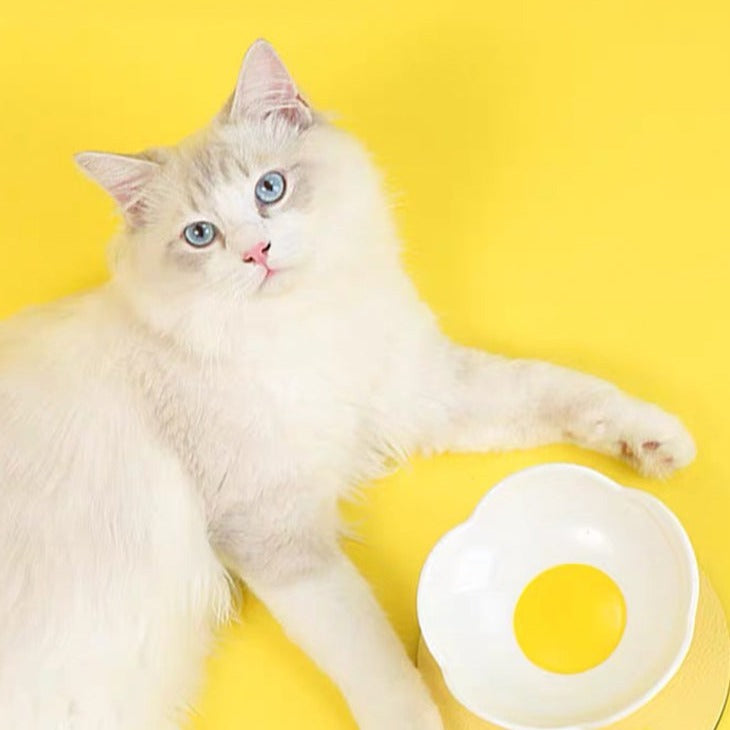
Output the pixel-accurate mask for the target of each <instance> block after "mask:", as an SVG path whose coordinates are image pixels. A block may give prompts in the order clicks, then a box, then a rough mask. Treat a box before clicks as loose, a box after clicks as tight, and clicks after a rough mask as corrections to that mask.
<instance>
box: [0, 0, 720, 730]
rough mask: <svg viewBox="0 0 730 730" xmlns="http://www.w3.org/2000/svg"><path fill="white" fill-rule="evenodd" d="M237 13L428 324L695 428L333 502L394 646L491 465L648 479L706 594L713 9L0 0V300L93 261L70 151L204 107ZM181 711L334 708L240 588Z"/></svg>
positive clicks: (232, 59)
mask: <svg viewBox="0 0 730 730" xmlns="http://www.w3.org/2000/svg"><path fill="white" fill-rule="evenodd" d="M259 35H263V36H266V37H267V38H269V39H270V40H271V41H272V42H273V43H274V44H275V46H276V47H277V48H278V49H279V51H280V53H281V55H282V56H283V58H284V59H285V61H286V62H287V64H288V65H289V66H290V68H291V69H292V70H293V71H294V73H295V75H296V77H297V78H298V80H299V82H300V84H301V86H302V87H303V89H304V90H305V92H306V93H307V94H308V95H309V97H310V98H311V100H312V101H313V102H314V103H315V104H316V105H317V106H319V107H321V108H325V109H333V110H337V111H338V112H340V123H341V124H342V125H344V126H345V127H346V128H348V129H350V130H352V131H353V132H354V133H356V134H357V135H359V136H360V137H361V138H362V139H363V140H364V142H365V143H366V144H367V145H368V147H369V148H370V149H371V150H372V151H373V153H374V155H375V158H376V160H377V161H378V163H379V164H380V165H381V166H382V167H383V168H384V169H385V170H386V171H387V177H388V181H389V185H390V186H391V188H392V189H393V190H395V191H398V193H399V201H400V205H399V211H398V215H399V219H400V223H401V227H402V231H403V234H404V236H405V239H406V241H407V245H406V255H407V261H408V266H409V269H410V270H411V271H412V273H413V276H414V278H415V280H416V282H417V285H418V287H419V288H420V291H421V292H422V294H423V296H424V297H425V298H426V299H427V300H428V302H429V303H430V304H431V305H432V306H433V308H434V309H435V310H436V312H438V314H439V315H440V317H441V320H442V322H443V325H444V327H445V329H446V330H447V331H448V332H449V333H450V334H451V335H453V336H454V337H455V338H457V339H459V340H461V341H463V342H466V343H470V344H474V345H480V346H484V347H487V348H491V349H495V350H499V351H502V352H506V353H508V354H511V355H524V356H535V357H541V358H546V359H550V360H553V361H556V362H559V363H563V364H566V365H571V366H574V367H577V368H582V369H585V370H589V371H591V372H594V373H597V374H599V375H602V376H604V377H607V378H610V379H612V380H614V381H616V382H617V383H619V384H620V385H622V386H623V387H624V388H626V389H628V390H629V391H631V392H633V393H636V394H638V395H640V396H643V397H645V398H648V399H651V400H655V401H658V402H659V403H661V404H663V405H664V406H665V407H667V408H669V409H671V410H674V411H677V412H678V413H680V414H681V415H682V417H683V418H684V419H685V420H686V423H687V424H688V426H689V427H690V429H691V430H692V431H693V433H694V434H695V436H696V438H697V441H698V444H699V449H700V455H699V459H698V461H697V462H696V464H695V465H693V466H692V467H691V468H690V469H688V470H686V471H685V472H683V473H681V474H679V475H678V476H676V477H674V478H672V479H671V480H670V481H668V482H667V483H657V482H652V481H648V480H645V479H642V478H640V477H639V476H637V475H636V474H634V473H632V472H631V471H630V470H629V469H627V468H625V467H624V466H622V465H621V464H618V463H616V462H613V461H611V460H609V459H606V458H603V457H598V456H595V455H592V454H588V453H584V452H582V451H580V450H578V449H574V448H568V447H552V448H545V449H539V450H533V451H529V452H525V453H512V454H498V455H494V454H492V455H474V456H446V457H442V458H438V459H432V460H430V461H425V460H417V461H415V462H414V463H413V465H412V466H411V467H409V468H406V469H404V470H402V471H400V472H399V473H397V474H395V475H394V476H392V477H390V478H388V479H385V480H383V481H382V482H380V483H379V484H377V485H374V487H373V488H372V489H370V490H369V491H368V492H367V493H366V497H365V499H364V500H363V502H362V503H361V504H359V505H357V506H355V507H348V508H347V510H346V511H347V514H348V517H349V518H350V519H351V520H353V521H354V522H355V523H356V525H357V527H358V529H359V531H360V534H361V535H362V536H363V538H364V544H362V545H356V546H352V547H351V548H350V552H351V554H352V556H353V558H354V559H355V561H356V562H357V564H358V565H359V566H360V568H361V569H362V570H363V572H364V573H365V574H366V575H367V577H368V578H369V580H370V581H371V582H372V583H373V585H374V587H375V591H376V593H377V595H378V597H379V598H380V600H381V601H382V603H383V605H384V607H385V609H386V611H387V612H388V614H389V616H390V617H391V619H392V621H393V623H394V624H395V626H396V627H397V630H398V631H399V633H400V635H401V636H402V637H403V639H404V641H405V642H406V644H407V646H408V649H409V651H410V652H411V653H413V652H414V651H415V647H416V640H417V625H416V619H415V611H414V597H415V590H416V584H417V579H418V573H419V568H420V566H421V564H422V561H423V560H424V558H425V556H426V554H427V552H428V550H429V548H430V547H431V546H432V545H433V543H434V542H435V540H436V539H437V538H438V537H439V536H440V535H441V534H442V533H443V532H445V531H446V530H447V529H449V528H450V527H452V526H453V525H454V524H455V523H457V522H459V521H461V520H463V519H464V518H465V517H466V516H467V515H468V514H469V513H470V511H471V510H472V508H473V507H474V505H475V504H476V502H477V501H478V500H479V498H480V497H481V496H482V495H483V494H484V492H485V491H486V490H487V489H488V488H489V487H490V486H491V485H493V484H494V483H495V482H496V481H498V480H499V479H500V478H501V477H503V476H505V475H506V474H508V473H510V472H512V471H514V470H516V469H518V468H520V467H524V466H527V465H530V464H536V463H540V462H544V461H550V460H561V459H564V460H570V461H575V462H578V463H582V464H588V465H591V466H594V467H597V468H598V469H601V470H602V471H604V472H605V473H607V474H608V475H609V476H611V477H614V478H616V479H618V480H619V481H621V482H623V483H625V484H629V485H633V486H639V487H641V488H644V489H647V490H649V491H651V492H652V493H654V494H657V495H659V496H661V498H662V499H664V500H665V502H666V503H667V504H668V505H669V506H670V507H671V508H672V509H674V510H675V511H676V513H677V514H678V515H679V516H680V518H681V519H682V520H683V522H684V524H685V525H686V527H687V529H688V531H689V533H690V535H691V537H692V539H693V541H694V544H695V547H696V549H697V552H698V554H699V557H700V560H701V562H702V564H703V566H704V568H705V570H706V571H707V573H708V574H709V576H710V578H711V579H712V580H713V581H714V584H715V586H716V587H717V589H718V592H719V593H720V596H721V598H722V599H723V601H724V603H725V605H726V606H729V605H730V536H729V535H728V528H729V522H728V517H730V511H729V508H730V489H729V486H730V448H729V446H730V417H728V413H729V412H730V377H729V373H728V371H729V369H730V368H729V367H728V366H729V365H730V345H729V344H728V326H727V318H728V312H729V310H730V281H729V275H730V215H729V213H730V210H729V209H730V205H729V202H730V195H729V193H730V143H729V142H728V135H730V82H729V76H730V5H728V3H727V2H721V1H720V0H718V1H717V2H709V1H708V0H681V1H680V0H674V1H673V2H666V0H665V1H664V2H650V1H644V2H636V0H632V1H630V2H629V1H627V0H603V1H599V0H575V1H574V2H567V1H564V0H545V1H544V2H537V1H535V2H531V1H528V0H525V1H521V2H519V1H517V0H501V1H500V2H494V1H488V2H484V1H482V2H476V1H474V2H469V1H466V0H465V1H463V2H460V3H455V2H450V3H441V2H438V3H436V2H415V0H407V1H404V2H397V0H370V2H368V3H365V4H363V5H362V6H360V5H355V4H348V3H343V2H339V3H336V2H327V1H325V0H307V2H302V1H301V0H278V1H277V2H263V1H262V0H258V1H257V2H244V1H243V0H235V1H234V0H211V1H210V2H207V3H205V4H204V5H203V4H200V5H198V6H195V5H193V4H187V3H181V2H173V1H172V0H162V1H160V2H154V0H144V1H143V0H124V2H119V1H116V2H111V1H110V0H103V1H100V2H94V3H92V2H83V0H69V1H67V2H46V3H45V4H44V3H39V2H37V0H31V1H25V0H18V1H17V2H13V3H12V4H10V3H7V2H6V3H3V8H2V9H0V79H1V82H0V83H2V97H1V98H2V117H1V118H0V167H1V174H0V221H2V225H0V231H1V233H2V235H0V315H2V316H4V315H8V314H10V313H12V312H14V311H16V310H17V309H19V308H21V307H23V306H24V305H27V304H29V303H32V302H38V301H42V300H47V299H51V298H53V297H56V296H58V295H62V294H65V293H68V292H72V291H75V290H78V289H79V288H82V287H86V286H89V285H92V284H94V283H96V282H98V281H100V280H102V279H103V278H104V276H105V264H104V253H103V250H104V242H105V240H106V239H107V238H108V237H109V235H110V233H111V231H112V230H113V228H114V225H115V219H114V217H113V215H112V208H111V204H110V203H109V202H108V201H107V200H106V199H105V198H104V196H103V193H102V192H100V191H99V190H97V189H96V188H94V187H93V186H92V185H91V184H90V183H89V182H88V181H86V180H85V179H84V178H82V176H81V175H80V174H79V173H77V172H76V170H75V168H74V166H73V164H72V162H71V154H72V153H73V152H74V151H77V150H80V149H85V148H91V149H109V150H114V151H133V150H136V149H140V148H142V147H145V146H147V145H151V144H155V143H172V142H174V141H176V140H177V139H179V138H181V137H182V136H183V135H185V134H187V133H189V132H191V131H193V130H194V129H196V128H197V127H199V126H201V125H202V124H204V123H205V122H206V121H207V120H208V119H209V118H210V116H211V115H212V114H213V113H214V112H215V111H216V110H217V108H218V106H219V105H221V104H222V103H223V101H224V99H225V98H226V96H227V95H228V93H229V92H230V90H231V88H232V85H233V83H234V80H235V76H236V73H237V70H238V65H239V63H240V60H241V58H242V55H243V52H244V50H245V48H246V47H247V45H248V44H249V43H250V42H251V41H252V40H254V39H255V38H256V37H257V36H259ZM199 713H200V716H199V718H198V719H196V721H195V722H194V723H193V724H194V727H195V728H196V730H213V729H215V730H234V728H235V729H236V730H238V729H239V728H241V727H251V728H257V730H268V729H269V728H275V729H278V728H292V727H297V728H317V729H318V730H328V729H330V728H342V729H343V730H344V729H348V728H350V729H351V728H353V727H354V726H353V724H352V720H351V719H349V715H348V713H347V710H346V708H345V706H344V703H343V702H342V701H341V700H340V699H339V696H338V694H337V692H336V691H335V690H334V688H333V687H332V686H331V685H330V684H329V683H328V681H327V680H326V679H325V678H323V677H322V676H321V675H319V674H318V672H317V671H316V670H315V669H314V668H313V666H312V665H311V664H310V663H309V661H308V660H307V659H306V658H305V657H303V656H302V655H301V654H300V653H299V652H298V651H297V650H295V649H293V648H292V647H290V646H289V645H288V644H287V642H286V641H285V639H284V638H283V636H282V634H281V632H280V631H279V629H278V628H277V627H276V626H275V625H274V623H273V622H272V620H271V619H270V618H269V617H268V615H267V614H266V612H265V611H264V610H263V608H262V607H261V606H260V605H259V604H258V603H256V601H254V600H253V599H251V598H249V599H248V600H247V601H246V605H245V607H244V609H243V621H242V622H241V623H240V624H239V625H237V626H235V627H232V628H230V629H229V630H227V631H225V632H224V635H223V638H222V640H221V644H220V647H219V649H218V651H217V652H216V654H215V656H214V657H212V659H211V660H210V663H209V667H208V681H207V686H206V690H205V693H204V697H203V698H202V700H201V703H200V706H199ZM720 727H721V728H722V729H723V730H730V717H729V718H727V719H726V720H725V721H724V722H723V723H722V724H721V726H720ZM703 730H704V729H703Z"/></svg>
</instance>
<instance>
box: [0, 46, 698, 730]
mask: <svg viewBox="0 0 730 730" xmlns="http://www.w3.org/2000/svg"><path fill="white" fill-rule="evenodd" d="M77 161H78V163H79V164H80V166H81V167H82V168H83V169H84V170H85V171H86V172H87V173H88V174H89V175H90V176H91V177H93V178H94V179H95V180H97V181H98V182H99V183H100V184H101V185H102V186H103V187H104V188H105V189H106V190H107V191H108V192H109V193H110V194H111V195H112V196H113V197H114V198H115V200H116V201H117V203H118V204H119V206H120V208H121V211H122V213H123V215H124V220H125V226H124V230H123V232H121V233H120V235H119V236H118V238H117V240H116V242H115V245H114V249H113V251H114V253H113V257H112V258H113V277H112V280H111V281H110V282H109V283H108V284H106V285H105V286H103V287H101V288H99V289H97V290H95V291H93V292H91V293H88V294H85V295H83V296H79V297H76V298H72V299H69V300H66V301H63V302H60V303H57V304H55V305H53V306H49V307H45V308H42V309H38V310H35V311H32V312H28V313H25V314H22V315H19V316H17V317H15V318H13V319H11V320H10V321H8V322H6V323H4V324H3V325H2V327H0V413H1V414H2V433H1V435H0V499H1V500H2V502H1V510H0V576H1V579H2V580H1V584H2V590H1V592H0V727H2V728H3V729H5V730H166V729H167V730H169V729H171V728H178V727H180V724H181V718H182V713H183V712H184V709H185V707H186V705H187V704H188V703H190V702H192V701H194V699H195V696H196V691H197V688H198V681H199V675H200V671H201V665H202V660H203V657H204V656H205V654H206V652H207V651H208V649H209V647H210V639H211V633H212V630H213V629H214V628H215V626H216V624H218V623H219V622H221V621H223V620H225V619H226V617H227V615H228V613H229V609H230V605H231V598H230V591H229V579H228V576H229V574H231V573H233V574H236V575H238V576H240V577H241V578H242V579H243V580H244V581H245V582H246V584H247V585H248V586H250V588H251V589H252V590H253V591H254V592H255V593H256V594H257V595H258V596H259V597H260V598H261V599H262V600H263V601H264V602H265V603H266V604H267V605H268V607H269V608H270V609H271V611H272V612H273V614H274V615H275V616H276V617H277V618H278V620H279V621H280V622H281V623H282V624H283V626H284V628H285V629H286V631H287V632H288V634H289V636H291V638H292V639H293V640H294V641H296V642H297V643H298V644H299V645H300V646H302V647H303V648H304V649H305V650H306V651H307V652H308V653H309V654H310V655H311V657H312V658H313V659H314V660H315V661H316V662H317V663H318V665H319V666H320V667H321V668H322V669H323V670H324V671H325V672H327V673H328V674H329V675H330V676H331V677H332V679H333V680H334V681H335V682H336V683H337V684H338V685H339V687H340V688H341V690H342V692H343V693H344V695H345V697H346V699H347V701H348V702H349V705H350V707H351V709H352V712H353V714H354V716H355V718H356V720H357V722H358V724H359V726H360V728H362V729H363V730H438V728H441V721H440V719H439V717H438V712H437V710H436V709H435V707H434V705H433V703H432V702H431V700H430V698H429V697H428V694H427V692H426V690H425V689H424V686H423V684H422V683H421V681H420V679H419V676H418V674H417V672H416V670H415V669H414V668H413V666H412V664H411V663H410V662H409V660H408V658H407V657H406V654H405V652H404V651H403V649H402V647H401V645H400V643H399V641H398V639H397V638H396V636H395V634H394V633H393V631H392V630H391V628H390V627H389V625H388V623H387V622H386V620H385V618H384V617H383V615H382V613H381V611H380V609H379V608H378V606H377V604H376V602H375V600H374V599H373V597H372V595H371V593H370V591H369V589H368V586H367V585H366V584H365V582H364V581H363V579H362V578H361V577H360V576H359V575H358V573H357V571H356V570H355V569H354V568H353V566H352V565H351V564H350V563H349V562H348V560H347V559H346V558H345V557H344V556H343V554H342V553H341V551H340V550H339V548H338V530H339V525H338V519H337V511H336V502H337V499H338V497H339V496H341V495H342V494H343V493H344V492H346V491H347V490H348V489H349V488H351V487H352V486H353V485H354V484H356V483H357V482H360V481H362V480H366V479H369V478H372V477H373V476H375V475H377V474H379V473H381V472H382V469H383V464H384V462H385V461H386V460H388V459H389V458H391V457H393V456H395V457H402V456H406V455H407V454H409V453H412V452H416V451H426V452H438V451H444V450H458V451H462V450H485V451H487V450H492V449H508V448H524V447H527V446H533V445H536V444H542V443H548V442H556V441H571V442H573V443H577V444H580V445H582V446H585V447H588V448H591V449H596V450H598V451H602V452H604V453H608V454H613V455H615V456H618V457H623V458H625V459H628V460H629V461H630V462H631V463H633V464H634V465H635V466H637V467H638V468H640V469H641V470H642V471H643V472H644V473H646V474H650V475H666V474H669V473H670V472H671V471H672V470H673V469H674V468H676V467H680V466H683V465H685V464H687V463H688V462H689V461H691V459H692V458H693V456H694V446H693V443H692V439H691V438H690V436H689V435H688V433H687V432H686V431H685V429H684V428H683V427H682V425H681V424H680V422H679V421H678V420H677V419H676V418H675V417H673V416H670V415H667V414H666V413H664V412H663V411H661V410H660V409H659V408H657V407H655V406H653V405H649V404H647V403H643V402H641V401H638V400H635V399H633V398H631V397H629V396H627V395H625V394H623V393H622V392H620V391H619V390H617V389H616V388H615V387H613V386H611V385H609V384H607V383H605V382H603V381H601V380H598V379H596V378H593V377H590V376H587V375H582V374H579V373H576V372H571V371H569V370H565V369H562V368H559V367H554V366H552V365H548V364H546V363H542V362H531V361H512V360H507V359H505V358H502V357H498V356H494V355H489V354H486V353H483V352H479V351H476V350H473V349H469V348H466V347H462V346H459V345H457V344H454V343H453V342H450V341H449V340H448V339H446V337H445V336H444V335H443V334H442V333H441V332H440V331H439V329H438V328H437V325H436V323H435V321H434V318H433V316H432V315H431V313H430V312H429V310H428V308H427V307H426V305H425V304H424V303H422V302H421V301H420V300H419V298H418V296H417V295H416V293H415V291H414V288H413V286H412V285H411V283H410V281H409V280H408V278H407V277H406V275H405V273H404V272H403V269H402V267H401V265H400V263H399V250H398V249H399V245H398V241H397V238H396V234H395V231H394V228H393V223H392V220H391V214H390V210H389V207H388V204H387V202H386V199H385V197H384V195H383V193H382V191H381V184H380V179H379V176H378V174H377V173H376V171H375V170H374V168H373V166H372V164H371V163H370V161H369V159H368V157H367V155H366V154H365V153H364V152H363V150H362V148H361V147H360V145H359V144H358V143H357V142H356V141H354V140H353V139H352V138H351V137H350V136H349V135H348V134H346V133H344V132H342V131H340V130H338V129H336V128H334V127H333V126H331V125H330V124H328V123H327V122H326V121H325V120H324V119H323V118H322V117H321V116H320V115H318V114H317V113H315V112H313V111H312V110H311V109H310V108H309V106H308V105H307V103H306V102H305V101H304V100H303V99H302V97H301V96H300V94H299V93H298V91H297V88H296V86H295V84H294V82H293V81H292V79H291V78H290V76H289V75H288V73H287V72H286V70H285V68H284V67H283V65H282V64H281V61H280V60H279V59H278V57H277V56H276V54H275V52H274V51H273V49H272V48H271V47H270V46H269V45H268V44H267V43H265V42H264V41H258V42H256V43H255V44H254V45H253V46H252V47H251V49H250V50H249V51H248V53H247V55H246V58H245V60H244V64H243V68H242V70H241V74H240V77H239V81H238V85H237V88H236V91H235V93H234V95H233V96H232V98H231V100H230V102H229V103H228V104H227V105H226V107H225V108H224V110H223V111H222V112H221V113H220V114H219V115H218V117H217V118H216V119H215V120H214V121H213V122H212V124H211V125H210V126H209V127H208V128H207V129H206V130H205V131H204V132H203V133H201V134H200V135H198V136H196V137H194V138H192V139H190V140H188V141H186V142H185V143H183V144H182V145H181V146H179V147H176V148H172V149H154V150H151V151H148V152H145V153H143V154H141V155H137V156H124V155H112V154H106V153H97V152H87V153H83V154H80V155H78V157H77Z"/></svg>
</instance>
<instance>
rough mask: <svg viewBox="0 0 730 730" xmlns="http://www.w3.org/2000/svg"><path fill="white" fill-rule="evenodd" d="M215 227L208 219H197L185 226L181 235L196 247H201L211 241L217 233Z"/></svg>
mask: <svg viewBox="0 0 730 730" xmlns="http://www.w3.org/2000/svg"><path fill="white" fill-rule="evenodd" d="M217 232H218V231H217V229H216V227H215V226H214V225H213V224H212V223H208V221H197V222H195V223H191V224H190V225H189V226H185V230H184V231H183V236H184V238H185V240H186V241H187V242H188V243H189V244H190V245H191V246H195V247H196V248H203V247H204V246H208V245H209V244H211V243H213V239H214V238H215V236H216V233H217Z"/></svg>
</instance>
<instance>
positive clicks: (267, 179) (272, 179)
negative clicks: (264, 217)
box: [256, 170, 286, 205]
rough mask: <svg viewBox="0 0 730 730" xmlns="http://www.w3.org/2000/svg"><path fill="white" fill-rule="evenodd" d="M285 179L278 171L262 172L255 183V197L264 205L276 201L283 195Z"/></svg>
mask: <svg viewBox="0 0 730 730" xmlns="http://www.w3.org/2000/svg"><path fill="white" fill-rule="evenodd" d="M285 192H286V180H285V179H284V176H283V175H282V174H281V173H280V172H276V170H272V171H271V172H267V173H264V174H263V175H262V176H261V177H260V178H259V181H258V182H257V183H256V198H257V200H258V201H259V202H261V203H263V204H264V205H271V204H272V203H276V202H278V201H279V200H281V199H282V198H283V197H284V193H285Z"/></svg>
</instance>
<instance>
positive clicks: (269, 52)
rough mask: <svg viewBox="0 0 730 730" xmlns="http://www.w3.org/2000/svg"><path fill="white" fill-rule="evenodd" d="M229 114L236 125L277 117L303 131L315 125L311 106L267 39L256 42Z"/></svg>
mask: <svg viewBox="0 0 730 730" xmlns="http://www.w3.org/2000/svg"><path fill="white" fill-rule="evenodd" d="M226 111H227V113H228V118H229V119H230V120H234V121H235V120H239V119H244V118H249V119H264V118H265V117H268V116H269V115H271V114H276V115H280V116H281V117H283V118H284V119H286V120H287V121H288V122H290V123H291V124H294V125H296V126H297V127H300V128H302V129H304V128H306V127H309V126H310V125H311V124H312V112H311V109H310V108H309V105H308V104H307V102H306V101H304V99H303V98H302V96H301V94H300V93H299V90H298V89H297V86H296V84H295V83H294V79H292V77H291V76H290V74H289V72H288V71H287V70H286V66H284V64H283V63H282V62H281V59H280V58H279V56H278V55H277V54H276V51H275V50H274V49H273V48H272V46H271V44H270V43H268V42H267V41H265V40H263V39H259V40H257V41H255V42H254V44H253V45H252V46H251V47H250V48H249V49H248V51H247V52H246V57H245V58H244V59H243V65H242V66H241V71H240V73H239V75H238V83H237V84H236V90H235V92H234V93H233V97H232V99H231V101H230V103H229V106H228V108H227V110H226Z"/></svg>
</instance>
